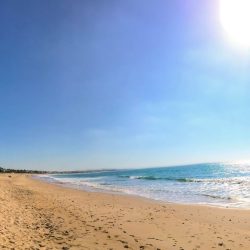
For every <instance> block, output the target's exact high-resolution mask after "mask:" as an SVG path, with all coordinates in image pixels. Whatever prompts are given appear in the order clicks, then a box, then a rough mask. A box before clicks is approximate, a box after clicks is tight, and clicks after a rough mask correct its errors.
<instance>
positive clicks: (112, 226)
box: [0, 174, 250, 250]
mask: <svg viewBox="0 0 250 250" xmlns="http://www.w3.org/2000/svg"><path fill="white" fill-rule="evenodd" d="M11 176H12V177H9V175H8V174H2V175H0V249H64V250H66V249H179V250H181V249H185V250H186V249H237V250H238V249H250V210H237V209H226V208H224V209H222V208H214V207H206V206H193V205H176V204H168V203H159V202H154V201H151V200H147V199H142V198H138V197H133V196H125V195H113V194H104V193H92V192H85V191H80V190H74V189H70V188H65V187H62V186H58V185H55V184H48V183H45V182H42V181H39V180H34V179H32V178H31V176H28V175H21V174H15V175H14V174H12V175H11Z"/></svg>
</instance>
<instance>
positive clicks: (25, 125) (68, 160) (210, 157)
mask: <svg viewBox="0 0 250 250" xmlns="http://www.w3.org/2000/svg"><path fill="white" fill-rule="evenodd" d="M249 62H250V57H249V53H248V52H247V51H242V50H239V49H237V48H235V47H233V46H232V44H230V42H229V41H228V39H227V38H226V36H225V34H224V30H223V29H222V27H221V23H220V20H219V10H218V1H216V0H203V1H197V0H187V1H183V0H175V1H166V0H158V1H153V0H152V1H151V0H148V1H145V0H136V1H135V0H126V1H124V0H109V1H103V0H95V1H93V0H85V1H83V0H74V1H68V0H53V1H51V0H36V1H33V0H25V1H19V0H10V1H1V3H0V165H2V166H4V167H13V168H28V169H31V168H32V169H68V170H70V169H91V168H124V167H144V166H166V165H173V164H182V163H192V162H208V161H209V162H214V161H232V160H235V161H237V160H248V159H250V155H249V152H250V98H249V97H250V93H249V92H250V88H249V85H250V70H249V65H250V63H249Z"/></svg>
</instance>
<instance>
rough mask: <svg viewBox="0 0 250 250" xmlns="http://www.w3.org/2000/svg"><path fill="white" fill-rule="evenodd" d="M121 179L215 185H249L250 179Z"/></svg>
mask: <svg viewBox="0 0 250 250" xmlns="http://www.w3.org/2000/svg"><path fill="white" fill-rule="evenodd" d="M119 177H120V178H128V179H137V180H150V181H155V180H156V181H157V180H165V181H176V182H198V183H199V182H201V183H213V184H249V185H250V177H235V178H211V179H208V178H206V179H199V178H172V177H158V176H153V175H150V176H133V175H131V176H130V175H120V176H119Z"/></svg>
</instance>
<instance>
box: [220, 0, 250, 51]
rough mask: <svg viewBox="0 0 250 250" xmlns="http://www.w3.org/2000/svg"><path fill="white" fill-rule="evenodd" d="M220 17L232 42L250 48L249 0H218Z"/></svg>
mask: <svg viewBox="0 0 250 250" xmlns="http://www.w3.org/2000/svg"><path fill="white" fill-rule="evenodd" d="M220 19H221V23H222V26H223V28H224V30H225V31H226V33H227V35H228V37H229V38H230V40H231V41H232V42H234V43H235V44H236V45H238V46H240V47H247V48H250V0H220Z"/></svg>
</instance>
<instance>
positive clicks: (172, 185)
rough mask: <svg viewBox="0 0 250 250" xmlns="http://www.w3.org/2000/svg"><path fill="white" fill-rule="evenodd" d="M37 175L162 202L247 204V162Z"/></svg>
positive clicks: (249, 185)
mask: <svg viewBox="0 0 250 250" xmlns="http://www.w3.org/2000/svg"><path fill="white" fill-rule="evenodd" d="M39 178H42V179H43V180H46V181H49V182H53V183H57V184H59V185H64V186H67V187H71V188H77V189H82V190H87V191H93V192H97V191H98V192H109V193H118V194H129V195H135V196H141V197H145V198H149V199H153V200H158V201H163V202H171V203H181V204H204V205H212V206H220V207H231V208H249V207H250V164H235V163H234V164H232V163H231V164H230V163H203V164H194V165H185V166H173V167H155V168H144V169H141V168H140V169H120V170H96V171H86V172H81V173H64V174H50V175H42V176H40V177H39Z"/></svg>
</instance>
